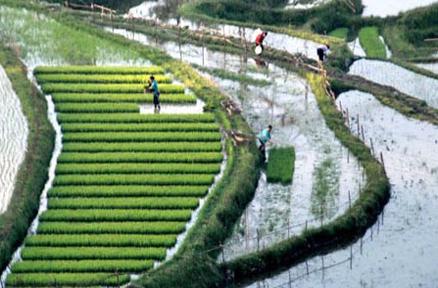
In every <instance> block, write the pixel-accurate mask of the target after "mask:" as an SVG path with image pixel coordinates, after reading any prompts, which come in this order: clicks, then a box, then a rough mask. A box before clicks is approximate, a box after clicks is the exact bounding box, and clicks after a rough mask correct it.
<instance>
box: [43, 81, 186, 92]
mask: <svg viewBox="0 0 438 288" xmlns="http://www.w3.org/2000/svg"><path fill="white" fill-rule="evenodd" d="M144 86H145V85H142V84H64V83H47V84H43V85H42V88H43V90H44V92H45V93H47V94H51V93H60V92H64V93H70V92H71V93H142V92H143V91H144ZM159 88H160V93H162V94H166V93H184V87H183V86H182V85H178V84H161V85H160V86H159Z"/></svg>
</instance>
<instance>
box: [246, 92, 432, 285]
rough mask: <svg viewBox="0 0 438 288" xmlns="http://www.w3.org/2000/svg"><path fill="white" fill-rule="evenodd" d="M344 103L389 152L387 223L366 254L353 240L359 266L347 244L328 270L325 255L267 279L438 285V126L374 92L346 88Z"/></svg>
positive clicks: (277, 282) (378, 145) (377, 147)
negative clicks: (389, 103) (390, 104)
mask: <svg viewBox="0 0 438 288" xmlns="http://www.w3.org/2000/svg"><path fill="white" fill-rule="evenodd" d="M338 101H342V105H343V107H347V108H348V109H349V111H351V113H352V114H353V115H356V114H359V115H360V121H361V123H362V125H363V126H364V129H365V134H366V135H367V137H371V138H373V139H374V148H375V150H376V151H377V152H380V151H382V152H383V155H384V161H385V167H386V171H387V174H388V176H389V179H390V182H391V186H392V198H391V200H390V202H389V204H388V205H387V206H386V207H385V213H384V222H383V225H380V226H379V229H378V230H377V226H375V227H374V228H373V229H374V230H373V231H374V236H373V235H371V233H372V232H371V230H369V231H368V232H367V234H366V235H365V240H364V242H363V251H362V252H363V253H362V255H361V253H360V242H358V243H356V244H355V245H354V246H353V255H354V256H353V262H352V269H350V268H349V263H350V262H349V261H348V260H347V261H346V259H348V258H349V257H350V249H346V250H341V251H337V252H335V253H331V254H329V255H327V256H325V257H324V261H325V265H326V267H327V266H329V265H336V264H339V265H336V266H335V267H333V268H329V269H327V268H326V269H325V271H324V272H323V271H322V270H321V266H322V264H321V258H320V257H317V258H314V259H312V260H310V261H309V263H308V265H309V266H310V271H314V270H315V271H314V272H313V273H310V276H305V275H306V267H305V265H304V264H303V265H299V266H297V267H294V268H292V269H291V270H290V271H287V272H285V273H282V274H281V275H278V276H276V277H274V278H272V279H267V280H265V283H266V284H268V285H269V286H268V287H289V284H286V283H288V281H289V277H291V279H293V284H292V285H293V287H303V288H306V287H309V288H310V287H312V288H313V287H327V288H331V287H333V288H335V287H387V288H398V287H436V283H438V275H437V274H436V267H437V266H436V264H437V260H436V259H438V246H437V245H436V239H437V237H438V223H437V221H438V220H437V219H438V210H437V207H438V194H437V191H438V127H436V126H433V125H431V124H428V123H426V122H420V121H417V120H411V119H407V118H406V117H404V116H403V115H401V114H399V113H398V112H396V111H394V110H391V109H390V108H388V107H386V106H383V105H382V104H380V102H378V101H377V100H376V99H375V98H374V97H373V96H372V95H370V94H366V93H362V92H358V91H352V92H348V93H344V94H341V95H340V97H339V99H338ZM350 120H351V121H353V122H354V121H355V119H353V118H352V119H350ZM381 223H382V222H380V224H381ZM377 231H379V232H377ZM289 272H290V273H289ZM289 274H290V275H291V276H289ZM299 275H301V277H298V276H299ZM249 287H257V284H253V285H251V286H249Z"/></svg>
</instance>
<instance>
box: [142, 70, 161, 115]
mask: <svg viewBox="0 0 438 288" xmlns="http://www.w3.org/2000/svg"><path fill="white" fill-rule="evenodd" d="M149 79H150V80H149V86H148V87H147V89H148V90H149V91H152V94H153V95H154V109H155V111H158V112H160V110H161V106H160V91H159V90H158V82H157V80H155V77H154V76H151V77H150V78H149ZM145 92H146V91H145Z"/></svg>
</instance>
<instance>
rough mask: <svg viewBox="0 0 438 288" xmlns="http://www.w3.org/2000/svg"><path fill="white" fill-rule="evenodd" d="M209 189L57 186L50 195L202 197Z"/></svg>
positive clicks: (188, 187)
mask: <svg viewBox="0 0 438 288" xmlns="http://www.w3.org/2000/svg"><path fill="white" fill-rule="evenodd" d="M207 190H208V185H196V186H190V185H183V186H181V185H159V186H158V185H98V186H97V185H96V186H93V185H89V186H56V187H53V188H52V189H50V190H49V197H117V196H123V197H154V196H157V197H166V196H167V197H168V196H173V197H202V196H204V195H205V194H207ZM126 199H128V198H126Z"/></svg>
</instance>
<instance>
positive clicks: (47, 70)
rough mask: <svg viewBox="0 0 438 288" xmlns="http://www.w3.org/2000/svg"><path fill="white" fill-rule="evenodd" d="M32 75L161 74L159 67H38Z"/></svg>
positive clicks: (161, 69) (162, 71) (161, 70)
mask: <svg viewBox="0 0 438 288" xmlns="http://www.w3.org/2000/svg"><path fill="white" fill-rule="evenodd" d="M34 73H35V74H36V75H37V76H38V80H39V76H41V74H145V75H148V74H154V75H155V74H163V73H164V70H163V68H161V67H157V66H149V67H109V66H106V67H103V66H40V67H36V68H35V70H34Z"/></svg>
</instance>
